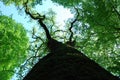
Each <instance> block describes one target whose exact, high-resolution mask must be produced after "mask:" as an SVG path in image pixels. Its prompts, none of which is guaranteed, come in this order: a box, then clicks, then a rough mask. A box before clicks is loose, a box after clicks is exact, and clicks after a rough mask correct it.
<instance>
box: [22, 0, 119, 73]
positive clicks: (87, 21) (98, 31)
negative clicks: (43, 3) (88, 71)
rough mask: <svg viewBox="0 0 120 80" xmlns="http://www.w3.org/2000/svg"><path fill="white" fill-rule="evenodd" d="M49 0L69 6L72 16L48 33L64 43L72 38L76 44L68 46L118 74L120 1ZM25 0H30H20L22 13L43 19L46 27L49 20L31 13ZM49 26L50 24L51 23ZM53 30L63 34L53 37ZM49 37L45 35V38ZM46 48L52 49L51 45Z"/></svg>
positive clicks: (71, 40) (69, 41)
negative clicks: (61, 27)
mask: <svg viewBox="0 0 120 80" xmlns="http://www.w3.org/2000/svg"><path fill="white" fill-rule="evenodd" d="M52 1H54V2H56V3H59V4H62V5H63V6H65V7H68V8H71V12H72V13H73V14H75V16H74V19H69V21H68V22H67V23H66V27H65V29H66V30H65V31H63V30H57V29H56V27H54V28H52V31H53V33H50V34H52V37H54V38H56V39H57V40H62V41H65V42H66V43H72V42H75V43H76V45H74V46H72V47H75V48H77V49H79V50H80V51H82V52H84V53H85V54H86V55H87V56H88V57H90V58H91V59H93V60H95V61H96V62H97V63H99V64H100V65H101V66H103V67H104V68H106V69H107V70H109V71H110V72H112V73H114V74H116V75H119V74H120V72H119V71H120V68H119V65H120V58H119V52H120V50H119V44H120V36H119V34H120V27H119V26H120V21H119V17H120V16H119V15H120V13H119V5H120V2H119V1H118V0H110V1H105V0H101V1H100V0H89V1H85V0H76V1H70V0H69V1H65V0H62V1H61V0H52ZM26 3H29V4H30V3H32V2H29V1H27V2H25V3H21V4H22V5H23V6H24V8H25V10H26V13H27V14H30V16H31V18H33V19H35V20H38V19H40V18H42V19H45V21H44V23H45V24H46V25H47V27H50V26H49V24H51V23H49V24H48V23H47V21H46V18H44V16H41V15H40V14H39V13H37V12H36V13H35V14H33V13H32V15H31V13H29V12H32V11H31V7H33V6H29V7H27V6H26V5H25V4H26ZM33 3H34V1H33ZM26 8H27V9H26ZM29 10H30V11H29ZM38 17H39V18H38ZM39 23H41V22H39ZM41 24H42V23H41ZM52 26H54V24H53V25H52ZM41 27H42V26H41ZM33 31H34V30H33ZM55 32H60V33H65V36H62V38H61V36H57V37H56V35H55V34H54V33H55ZM68 36H70V37H68ZM38 38H39V39H41V37H40V36H39V35H38V36H36V40H38ZM49 38H50V37H48V39H49ZM41 40H42V39H41ZM42 41H43V40H42ZM67 41H68V42H67ZM48 42H49V40H48ZM43 43H44V41H43ZM47 46H48V45H47ZM49 46H51V45H49ZM70 46H71V45H70ZM50 48H51V49H53V50H54V48H52V47H50ZM40 49H41V47H38V48H37V49H36V50H37V51H40Z"/></svg>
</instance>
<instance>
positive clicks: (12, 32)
mask: <svg viewBox="0 0 120 80" xmlns="http://www.w3.org/2000/svg"><path fill="white" fill-rule="evenodd" d="M27 48H28V37H27V35H26V31H25V29H24V28H23V26H22V25H21V24H19V23H16V22H15V21H14V20H13V19H11V18H9V17H7V16H4V15H0V80H9V79H10V78H11V76H12V75H13V74H14V73H15V70H14V69H15V67H18V66H20V65H21V64H22V63H23V61H24V60H25V59H26V56H27Z"/></svg>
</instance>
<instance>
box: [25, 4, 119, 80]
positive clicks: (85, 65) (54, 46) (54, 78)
mask: <svg viewBox="0 0 120 80" xmlns="http://www.w3.org/2000/svg"><path fill="white" fill-rule="evenodd" d="M24 6H25V12H26V14H28V15H29V16H30V17H31V18H32V19H34V20H38V22H39V24H40V25H41V27H43V29H44V30H45V32H46V37H47V39H48V42H47V47H48V48H49V50H50V53H49V54H48V55H47V56H45V57H44V58H42V59H40V60H39V62H38V63H37V64H36V65H35V66H34V67H33V68H32V70H31V71H30V72H29V73H28V74H27V75H26V76H25V77H24V79H23V80H120V79H119V78H118V77H116V76H113V75H112V74H111V73H110V72H108V71H106V70H105V69H104V68H102V67H101V66H99V65H98V64H97V63H96V62H94V61H93V60H91V59H89V58H88V57H86V56H85V55H84V54H83V53H81V52H80V51H78V50H76V49H74V48H73V47H71V46H68V45H65V44H63V43H61V42H58V41H57V40H55V39H53V38H51V36H50V34H49V31H48V29H47V27H46V25H45V24H44V23H43V20H44V19H45V16H41V15H40V14H39V13H37V16H34V14H32V13H30V12H29V10H28V9H27V3H25V5H24ZM74 21H75V20H74ZM73 23H74V22H73ZM73 23H72V24H73ZM71 28H72V26H71ZM71 28H70V31H71ZM71 36H72V35H71ZM70 40H71V37H70Z"/></svg>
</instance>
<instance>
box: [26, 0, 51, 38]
mask: <svg viewBox="0 0 120 80" xmlns="http://www.w3.org/2000/svg"><path fill="white" fill-rule="evenodd" d="M27 4H28V0H27V1H26V2H25V3H24V7H25V12H26V14H28V15H29V16H30V17H31V18H32V19H34V20H38V22H39V24H40V25H41V27H43V29H44V30H45V32H46V37H47V39H51V36H50V33H49V31H48V29H47V27H46V25H45V24H44V23H43V20H44V19H45V15H43V16H42V15H41V14H39V13H34V14H33V13H31V12H30V8H29V7H28V5H27Z"/></svg>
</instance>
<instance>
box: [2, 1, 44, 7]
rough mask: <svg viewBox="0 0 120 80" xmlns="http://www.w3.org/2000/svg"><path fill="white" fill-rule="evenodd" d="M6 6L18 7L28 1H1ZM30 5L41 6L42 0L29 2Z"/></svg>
mask: <svg viewBox="0 0 120 80" xmlns="http://www.w3.org/2000/svg"><path fill="white" fill-rule="evenodd" d="M1 1H2V2H3V3H4V4H5V5H10V4H13V3H14V4H15V5H16V6H20V5H23V4H24V3H25V2H26V1H27V0H20V1H18V0H1ZM28 2H29V3H31V4H32V6H34V5H36V4H41V3H42V0H28Z"/></svg>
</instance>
